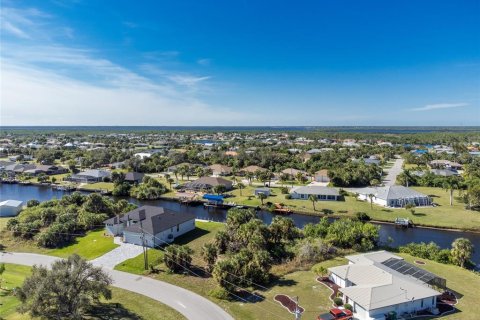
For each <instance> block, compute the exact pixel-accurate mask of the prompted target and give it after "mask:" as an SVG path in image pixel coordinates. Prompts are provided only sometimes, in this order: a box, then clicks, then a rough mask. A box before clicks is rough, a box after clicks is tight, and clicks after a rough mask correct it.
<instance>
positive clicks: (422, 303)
mask: <svg viewBox="0 0 480 320" xmlns="http://www.w3.org/2000/svg"><path fill="white" fill-rule="evenodd" d="M421 308H423V299H422V303H421Z"/></svg>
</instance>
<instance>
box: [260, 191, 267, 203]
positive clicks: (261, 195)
mask: <svg viewBox="0 0 480 320" xmlns="http://www.w3.org/2000/svg"><path fill="white" fill-rule="evenodd" d="M258 198H259V199H260V201H261V202H262V206H263V200H265V199H267V195H266V194H265V193H259V194H258Z"/></svg>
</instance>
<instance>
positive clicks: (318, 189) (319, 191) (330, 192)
mask: <svg viewBox="0 0 480 320" xmlns="http://www.w3.org/2000/svg"><path fill="white" fill-rule="evenodd" d="M292 193H297V194H309V195H310V194H314V195H325V196H339V195H340V193H339V192H338V190H337V189H335V188H329V187H323V186H306V187H298V188H296V189H294V190H293V191H292Z"/></svg>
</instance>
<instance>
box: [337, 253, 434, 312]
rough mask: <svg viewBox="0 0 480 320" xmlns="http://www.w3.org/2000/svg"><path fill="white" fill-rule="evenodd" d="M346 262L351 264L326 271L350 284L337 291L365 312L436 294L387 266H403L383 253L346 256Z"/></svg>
mask: <svg viewBox="0 0 480 320" xmlns="http://www.w3.org/2000/svg"><path fill="white" fill-rule="evenodd" d="M389 257H390V258H389ZM347 259H348V260H349V261H350V262H351V263H352V264H348V265H343V266H338V267H332V268H329V271H330V272H332V273H334V274H336V275H338V276H339V277H340V278H342V279H348V280H349V281H351V282H352V283H354V285H352V286H350V287H346V288H340V289H339V290H340V291H341V292H342V293H343V294H344V295H346V296H348V297H349V299H351V300H353V301H355V302H356V303H357V304H359V305H361V306H362V307H363V308H365V309H366V310H374V309H378V308H382V307H387V306H392V305H396V304H401V303H409V302H411V301H413V300H418V299H424V298H429V297H435V296H438V295H440V292H438V291H436V290H433V289H432V288H431V287H429V286H428V285H427V284H426V283H425V282H424V281H422V279H421V278H418V277H415V276H414V275H412V274H410V273H408V272H406V273H401V272H398V271H396V270H395V269H394V268H391V267H389V265H390V266H394V265H395V262H403V263H402V264H401V265H402V266H406V265H407V263H406V262H404V261H403V259H402V258H401V257H397V256H395V255H393V254H390V253H388V252H386V251H379V252H373V253H367V254H361V255H355V256H348V257H347ZM385 259H386V260H385ZM419 274H420V273H419ZM423 274H430V273H427V272H425V273H422V275H423ZM430 275H431V274H430Z"/></svg>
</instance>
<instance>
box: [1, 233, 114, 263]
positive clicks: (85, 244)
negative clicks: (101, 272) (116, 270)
mask: <svg viewBox="0 0 480 320" xmlns="http://www.w3.org/2000/svg"><path fill="white" fill-rule="evenodd" d="M103 233H104V231H103V230H97V231H90V232H88V233H87V235H86V236H84V237H78V238H77V239H76V240H75V241H74V242H73V243H72V244H70V245H68V246H65V247H63V248H57V249H47V248H41V247H38V246H37V245H36V244H35V242H34V241H31V240H28V241H27V240H21V239H18V238H13V236H11V234H10V233H9V232H6V233H4V234H2V235H1V236H0V243H1V244H2V245H3V246H4V247H5V248H4V250H6V251H12V252H33V253H42V254H48V255H52V256H57V257H62V258H65V257H68V256H69V255H71V254H73V253H76V254H78V255H79V256H81V257H83V258H85V259H88V260H91V259H95V258H97V257H99V256H101V255H103V254H105V253H107V252H108V251H111V250H113V249H115V248H116V247H117V246H118V245H116V244H114V243H113V239H112V238H111V237H106V236H104V235H103Z"/></svg>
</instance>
